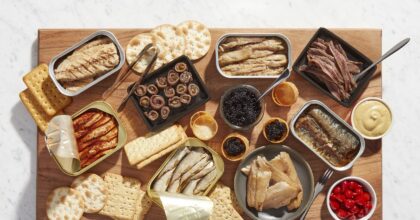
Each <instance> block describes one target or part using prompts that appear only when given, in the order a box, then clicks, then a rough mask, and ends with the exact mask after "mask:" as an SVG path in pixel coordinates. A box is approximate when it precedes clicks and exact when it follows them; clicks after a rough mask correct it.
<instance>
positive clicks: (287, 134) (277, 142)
mask: <svg viewBox="0 0 420 220" xmlns="http://www.w3.org/2000/svg"><path fill="white" fill-rule="evenodd" d="M275 121H279V122H280V123H282V124H284V125H285V128H286V130H285V131H284V133H283V135H282V137H281V138H280V139H279V140H271V139H269V138H268V134H267V132H266V131H265V128H266V127H267V126H268V125H269V124H270V123H272V122H275ZM263 135H264V137H265V139H266V140H267V141H269V142H271V143H273V144H279V143H282V142H283V141H284V140H286V138H287V137H288V136H289V125H288V124H287V122H286V121H285V120H284V119H282V118H277V117H276V118H271V119H270V120H268V121H267V122H266V123H265V124H264V128H263Z"/></svg>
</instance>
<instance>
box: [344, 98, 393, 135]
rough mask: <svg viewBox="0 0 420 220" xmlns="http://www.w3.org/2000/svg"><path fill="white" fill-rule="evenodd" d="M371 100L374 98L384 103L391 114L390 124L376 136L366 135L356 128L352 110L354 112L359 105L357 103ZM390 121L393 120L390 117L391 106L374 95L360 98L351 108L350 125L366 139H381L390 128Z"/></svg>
mask: <svg viewBox="0 0 420 220" xmlns="http://www.w3.org/2000/svg"><path fill="white" fill-rule="evenodd" d="M371 100H375V101H378V102H380V103H382V104H384V105H385V107H387V108H388V110H389V112H390V114H391V124H390V125H389V127H388V129H387V130H386V131H385V132H384V133H383V134H382V135H379V136H376V137H371V136H366V135H365V134H363V133H362V132H360V131H359V130H358V129H357V128H356V126H355V125H354V112H355V110H356V109H357V107H359V105H360V104H361V103H363V102H365V101H371ZM392 121H393V117H392V111H391V108H390V107H389V105H388V104H386V102H384V100H382V99H380V98H376V97H367V98H365V99H362V100H361V101H359V102H358V103H357V104H356V105H355V106H354V108H353V110H352V111H351V126H352V127H353V128H354V130H356V131H357V132H358V133H359V134H360V135H361V136H362V137H363V138H365V139H367V140H378V139H381V138H382V137H384V136H385V135H386V134H387V133H388V131H389V130H390V128H391V126H392Z"/></svg>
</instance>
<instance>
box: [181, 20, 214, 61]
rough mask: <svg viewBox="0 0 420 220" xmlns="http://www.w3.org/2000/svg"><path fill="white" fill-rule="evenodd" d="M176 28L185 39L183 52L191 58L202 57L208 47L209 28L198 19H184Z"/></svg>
mask: <svg viewBox="0 0 420 220" xmlns="http://www.w3.org/2000/svg"><path fill="white" fill-rule="evenodd" d="M177 29H178V30H179V31H180V32H181V33H182V34H183V35H184V38H185V40H186V43H185V51H184V54H185V55H187V56H188V57H189V58H190V59H192V60H198V59H200V58H202V57H203V56H204V55H206V54H207V52H208V51H209V49H210V44H211V35H210V31H209V29H208V28H207V27H206V26H205V25H204V24H202V23H200V22H198V21H184V22H182V23H181V24H178V26H177Z"/></svg>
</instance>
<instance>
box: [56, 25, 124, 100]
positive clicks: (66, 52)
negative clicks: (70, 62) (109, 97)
mask: <svg viewBox="0 0 420 220" xmlns="http://www.w3.org/2000/svg"><path fill="white" fill-rule="evenodd" d="M99 37H107V38H109V39H111V41H112V42H113V43H114V44H115V47H116V48H117V52H118V56H119V58H120V61H119V63H118V65H117V66H115V68H113V69H112V70H110V71H108V72H106V73H104V74H102V75H101V76H99V77H97V78H96V79H95V80H93V81H92V82H90V83H88V84H87V85H86V86H84V87H82V88H80V89H79V90H77V91H75V92H72V91H69V90H67V89H65V88H64V87H63V86H62V85H61V84H60V82H58V80H57V79H56V77H55V68H56V67H57V65H58V64H59V63H60V62H61V60H63V59H65V58H66V57H67V56H69V55H71V54H72V53H73V52H74V51H75V50H76V49H78V48H80V47H81V46H83V45H84V44H86V43H89V42H90V41H92V40H94V39H97V38H99ZM124 63H125V53H124V49H123V48H122V47H121V44H120V43H119V42H118V40H117V38H116V37H115V35H114V34H113V33H111V32H110V31H106V30H100V31H96V32H94V33H92V34H91V35H89V36H87V37H86V38H84V39H82V40H81V41H79V42H78V43H76V44H74V45H73V46H71V47H69V48H67V49H66V50H64V51H63V52H61V53H59V54H58V55H57V56H55V57H54V58H52V59H51V61H50V63H49V65H48V73H49V75H50V78H51V79H52V81H53V82H54V84H55V86H56V87H57V89H58V91H60V92H61V93H62V94H63V95H66V96H77V95H79V94H81V93H82V92H84V91H86V90H87V89H89V88H90V87H92V86H94V85H96V84H98V83H99V82H100V81H102V80H104V79H105V78H107V77H109V76H111V75H112V74H114V73H116V72H118V71H119V70H120V69H121V68H122V66H123V65H124Z"/></svg>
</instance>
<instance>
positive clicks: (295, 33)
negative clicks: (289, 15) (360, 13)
mask: <svg viewBox="0 0 420 220" xmlns="http://www.w3.org/2000/svg"><path fill="white" fill-rule="evenodd" d="M332 30H333V32H334V33H336V34H338V35H339V36H341V37H342V38H343V39H344V40H346V41H347V42H349V43H350V44H352V45H353V46H354V47H355V48H357V49H358V50H360V51H361V52H362V53H364V54H365V55H366V56H368V57H369V58H370V59H372V60H376V59H378V58H379V57H380V55H381V46H382V36H381V30H378V29H332ZM94 31H95V30H92V29H83V30H80V29H48V30H45V29H44V30H39V34H38V35H39V39H38V40H39V42H38V47H39V57H38V58H39V63H49V61H50V59H51V58H52V57H54V56H55V55H57V54H58V53H60V52H61V51H63V50H64V49H66V48H68V47H70V46H72V45H73V44H75V43H77V42H78V41H79V40H81V39H82V38H84V37H86V36H87V35H89V34H90V33H93V32H94ZM111 31H112V32H113V33H114V34H115V35H116V37H117V38H118V40H119V42H120V43H121V45H122V46H123V47H124V48H125V47H126V45H127V43H128V41H129V40H130V39H131V38H132V37H133V36H134V35H136V34H139V33H142V32H147V31H148V30H147V29H113V30H111ZM315 31H316V29H211V34H212V44H211V45H212V47H211V48H210V51H209V52H208V54H207V55H206V56H205V57H204V58H202V59H201V60H199V61H197V62H196V63H195V65H196V68H197V70H198V72H199V73H200V75H201V77H202V78H203V80H204V81H205V83H206V85H207V87H208V89H209V92H210V96H211V100H210V101H209V102H207V103H206V105H205V106H202V107H200V108H199V109H197V111H198V110H205V111H208V112H210V113H211V114H212V115H214V116H215V118H216V120H217V121H218V123H219V132H218V133H217V135H216V136H215V137H214V138H213V139H212V140H211V141H209V142H208V144H209V146H211V147H212V148H213V149H215V150H216V151H219V152H220V150H219V148H220V143H221V141H222V140H223V138H224V137H225V136H226V135H227V134H229V133H231V132H232V130H231V129H230V128H229V127H228V126H227V125H226V124H224V122H223V120H222V119H221V117H220V115H219V110H218V103H219V98H220V96H221V94H222V93H223V92H224V91H225V90H226V89H228V88H229V87H231V86H233V85H235V84H239V83H248V84H251V85H254V86H256V87H257V88H259V89H260V90H262V89H264V88H266V87H267V86H268V85H269V84H270V82H271V80H270V79H243V80H242V79H227V78H224V77H222V76H221V75H220V74H219V73H218V72H217V70H216V66H215V55H214V46H215V43H216V41H217V39H218V38H219V37H220V36H221V35H223V34H225V33H282V34H284V35H286V36H287V37H288V38H289V39H290V41H291V44H292V57H293V60H295V59H296V57H297V56H298V55H299V53H300V52H301V50H302V49H303V48H304V46H305V45H306V43H307V42H308V40H309V39H310V38H311V37H312V35H313V34H314V33H315ZM116 76H117V75H116V74H115V75H114V76H111V77H109V78H107V79H106V80H104V81H102V82H101V83H99V84H97V85H96V86H94V87H92V88H91V89H89V90H87V91H85V92H84V93H82V94H81V95H79V96H77V97H74V98H73V102H72V104H71V105H70V106H69V107H67V108H66V109H65V110H64V113H66V114H72V113H74V112H76V111H77V110H79V109H80V108H82V107H83V106H85V105H87V104H89V103H90V102H92V101H95V100H100V99H102V93H103V92H104V91H105V90H106V89H107V88H108V87H110V85H111V84H112V83H113V82H114V80H115V79H116ZM134 80H136V76H135V75H134V74H133V75H132V76H131V77H129V78H128V79H127V80H126V82H124V83H123V84H122V85H121V86H120V87H118V89H117V90H116V91H115V92H114V93H113V94H112V96H111V97H109V98H107V99H106V100H105V101H107V102H108V103H110V104H111V105H112V106H113V107H114V108H116V107H117V106H118V104H119V103H120V101H121V100H122V98H123V97H124V96H125V95H126V87H127V86H128V85H129V84H130V83H131V82H133V81H134ZM290 81H292V82H293V83H295V84H296V85H297V87H298V89H299V92H300V96H299V99H298V102H297V103H296V104H294V105H293V106H291V107H278V106H276V105H275V104H274V103H273V101H272V100H271V98H270V97H269V96H267V97H266V98H265V101H266V105H267V108H266V112H265V115H264V118H263V119H262V120H261V122H260V123H259V124H258V125H257V126H256V127H255V128H254V129H253V130H252V131H249V132H246V133H244V134H245V135H246V136H247V137H248V138H249V139H250V143H251V147H252V148H256V147H259V146H262V145H265V144H267V141H266V140H265V139H264V137H263V135H262V133H261V129H262V126H263V124H264V122H265V121H267V120H268V119H269V118H270V117H282V118H285V119H287V120H288V121H289V120H290V119H291V118H292V117H293V115H294V114H295V112H297V110H298V109H299V108H300V107H301V106H302V105H303V104H304V103H305V102H306V101H308V100H312V99H318V100H321V101H322V102H324V103H325V104H326V105H328V106H329V107H330V108H332V109H333V110H334V111H335V112H336V113H337V114H338V115H340V116H341V117H342V118H345V119H346V120H347V121H349V115H350V111H351V108H345V107H342V106H340V105H339V104H338V103H336V102H335V101H333V100H332V99H330V98H329V97H327V96H326V95H324V94H322V93H321V92H320V91H318V90H317V89H316V88H315V87H314V86H312V85H311V84H310V83H309V82H307V81H306V80H305V79H303V78H302V77H300V76H299V75H297V74H294V73H292V76H291V78H290ZM381 94H382V82H381V67H380V66H378V69H377V71H376V73H375V75H374V76H373V78H372V80H371V81H370V83H369V86H368V88H367V89H366V90H365V92H364V93H363V94H362V96H361V97H360V99H362V98H365V97H369V96H375V97H380V96H381ZM193 113H194V112H193ZM193 113H191V114H189V115H186V116H184V117H183V118H181V120H179V123H181V124H182V125H184V126H187V125H188V122H189V118H190V116H191V115H192V114H193ZM138 114H139V113H138V112H137V111H136V109H135V108H134V105H133V103H131V102H129V103H127V106H126V108H125V110H124V111H123V112H121V113H120V118H121V120H122V121H123V123H124V126H125V127H126V129H127V132H128V140H132V139H134V138H136V137H138V136H142V135H145V134H146V133H147V132H148V130H147V128H146V126H145V125H144V124H143V121H142V119H141V118H140V116H139V115H138ZM187 134H188V135H190V136H192V132H191V130H190V129H189V128H188V129H187ZM285 145H288V146H290V147H292V148H293V149H295V150H296V151H298V152H299V153H301V154H302V155H303V157H304V158H305V159H306V160H307V161H308V162H309V164H310V166H311V168H312V170H313V174H314V178H315V181H317V180H318V178H319V177H320V175H321V174H322V173H323V172H324V170H325V169H326V168H327V166H326V165H325V164H324V163H323V162H322V161H321V160H320V159H318V158H317V157H316V156H315V155H314V154H313V153H312V152H311V151H310V150H308V149H306V148H305V147H304V146H303V145H302V144H300V143H298V142H297V141H296V140H295V139H294V138H293V137H292V136H289V137H288V139H287V140H286V142H285ZM37 149H38V151H37V152H38V168H37V199H36V201H37V204H36V207H37V208H36V210H37V219H46V211H45V203H46V198H47V196H48V194H49V193H50V192H51V191H52V190H53V189H54V188H56V187H59V186H68V185H70V183H71V182H72V180H73V179H74V178H73V177H70V176H66V175H65V174H63V173H62V172H61V171H60V170H59V168H58V167H57V165H56V164H55V162H54V161H53V159H52V158H51V157H50V155H49V153H48V151H47V149H46V147H45V143H44V137H43V134H42V133H40V132H38V143H37ZM165 158H166V157H163V158H160V159H158V160H156V161H155V162H153V163H151V164H150V165H148V166H146V167H144V168H143V169H141V170H137V169H135V168H134V167H131V166H130V165H129V163H128V160H127V157H126V156H125V154H124V152H122V151H119V152H116V153H115V154H114V155H112V156H110V157H109V158H107V159H106V160H105V161H103V162H102V163H100V164H98V165H97V166H96V167H94V168H92V169H91V170H90V171H91V172H94V173H97V174H103V173H104V172H114V173H119V174H122V175H125V176H132V177H135V178H138V179H140V180H141V182H142V184H143V187H145V186H146V184H147V182H148V180H149V178H150V177H151V176H152V175H153V173H154V172H155V171H156V170H157V169H158V168H159V166H160V165H161V163H162V162H163V161H164V159H165ZM238 163H239V162H229V161H227V160H225V173H224V175H223V177H222V179H221V181H222V182H223V183H224V184H226V185H228V186H230V187H233V176H234V173H235V170H236V167H237V165H238ZM349 175H354V176H359V177H362V178H364V179H366V180H367V181H368V182H370V183H371V184H372V186H373V187H374V188H375V190H376V194H377V198H378V205H377V208H376V211H375V214H374V216H373V217H372V219H382V148H381V141H368V142H367V146H366V150H365V152H364V154H363V155H362V157H361V158H360V159H359V160H358V161H357V162H356V164H355V165H354V167H353V168H352V169H350V170H348V171H346V172H342V173H337V172H336V173H334V175H333V177H332V179H330V181H329V182H328V184H327V186H326V187H325V188H324V191H323V192H322V193H321V194H320V195H319V196H318V197H317V198H316V200H315V202H314V204H313V205H312V207H311V209H310V211H309V213H308V216H307V219H332V218H331V216H330V215H329V213H328V210H327V206H326V203H325V194H326V191H327V190H328V188H329V186H330V185H331V184H332V183H334V181H335V180H337V179H339V178H342V177H345V176H349ZM84 218H86V219H106V218H105V217H103V216H99V215H93V214H90V215H85V216H84ZM244 218H245V219H247V218H246V217H245V216H244ZM146 219H154V220H158V219H165V216H164V212H163V211H162V210H161V209H160V208H159V207H157V206H156V205H153V207H152V208H151V210H150V211H149V213H148V215H147V216H146Z"/></svg>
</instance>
